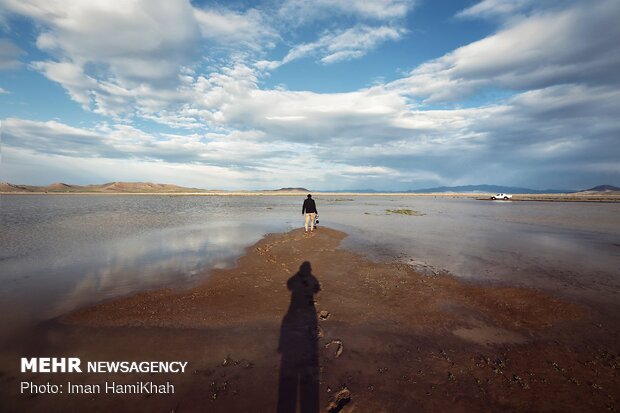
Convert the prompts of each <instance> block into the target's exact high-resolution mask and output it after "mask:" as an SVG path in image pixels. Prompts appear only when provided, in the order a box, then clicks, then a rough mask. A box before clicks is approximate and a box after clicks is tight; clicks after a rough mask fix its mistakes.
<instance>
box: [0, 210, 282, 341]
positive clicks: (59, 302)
mask: <svg viewBox="0 0 620 413" xmlns="http://www.w3.org/2000/svg"><path fill="white" fill-rule="evenodd" d="M282 227H283V225H282V224H274V223H270V222H260V223H255V222H247V221H236V222H234V221H233V222H231V221H229V222H215V223H209V224H201V225H193V226H183V227H174V228H165V229H160V230H157V231H149V232H147V233H142V234H139V235H136V236H134V237H129V238H124V239H107V240H102V241H103V242H101V243H90V244H86V245H83V246H81V247H80V248H73V249H72V250H71V251H70V252H69V251H67V252H66V253H65V254H64V255H61V256H53V255H52V256H44V257H41V258H39V259H34V260H30V259H27V258H23V259H21V260H13V262H11V263H6V264H10V266H11V279H12V282H8V283H5V284H4V285H3V286H2V287H1V289H0V292H1V295H2V297H3V299H2V303H1V304H0V311H2V312H3V314H5V315H6V317H5V325H4V329H5V330H6V329H9V330H14V329H16V328H18V327H20V326H24V325H26V324H28V323H29V322H36V321H38V320H42V319H45V318H50V317H54V316H57V315H60V314H63V313H66V312H67V311H70V310H72V309H75V308H77V307H79V306H81V305H84V304H88V303H93V302H97V301H101V300H103V299H107V298H111V297H118V296H122V295H126V294H129V293H132V292H136V291H144V290H148V289H152V288H159V287H164V286H172V287H184V286H190V285H192V284H193V283H194V282H197V281H199V280H202V279H204V277H202V276H204V274H205V272H206V270H208V269H210V268H226V267H230V266H232V265H233V264H234V262H235V260H236V259H237V258H238V257H239V256H241V255H242V254H243V252H244V250H245V248H246V247H247V246H248V245H251V244H253V243H255V242H256V241H258V240H259V239H260V238H261V237H263V236H264V235H265V234H266V233H268V232H274V231H282V230H284V229H285V228H282ZM8 266H9V265H5V267H8ZM31 279H36V283H35V284H34V285H32V286H31V287H34V288H27V287H28V285H29V284H31V282H29V280H31ZM24 287H26V288H24ZM9 332H10V331H8V332H7V331H4V333H9Z"/></svg>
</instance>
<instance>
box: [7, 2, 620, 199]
mask: <svg viewBox="0 0 620 413" xmlns="http://www.w3.org/2000/svg"><path fill="white" fill-rule="evenodd" d="M619 21H620V1H617V0H582V1H571V0H543V1H540V0H510V1H508V0H482V1H476V0H464V1H454V0H433V1H431V0H364V1H355V0H314V1H307V0H265V1H256V2H249V1H241V0H239V1H237V0H232V1H193V2H191V1H188V0H166V1H151V0H124V1H122V2H114V1H109V0H0V119H1V126H0V136H1V163H0V181H5V182H11V183H16V184H33V185H47V184H50V183H52V182H66V183H73V184H95V183H104V182H111V181H142V182H144V181H149V182H159V183H172V184H178V185H183V186H190V187H197V188H207V189H230V190H235V189H276V188H280V187H291V186H293V187H306V188H309V189H312V190H339V189H341V190H342V189H375V190H391V191H399V190H408V189H419V188H426V187H435V186H443V185H446V186H455V185H468V184H495V185H509V186H520V187H527V188H532V189H550V188H556V189H585V188H589V187H592V186H595V185H600V184H611V185H617V186H620V116H619V115H620V87H619V86H620V24H618V22H619Z"/></svg>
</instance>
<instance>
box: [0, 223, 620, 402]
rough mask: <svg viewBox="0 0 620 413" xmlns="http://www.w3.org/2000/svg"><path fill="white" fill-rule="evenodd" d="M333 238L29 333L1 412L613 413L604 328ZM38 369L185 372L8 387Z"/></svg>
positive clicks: (254, 251)
mask: <svg viewBox="0 0 620 413" xmlns="http://www.w3.org/2000/svg"><path fill="white" fill-rule="evenodd" d="M345 236H346V234H344V233H342V232H339V231H335V230H332V229H329V228H319V229H318V230H316V231H315V232H314V233H310V234H306V233H304V232H303V230H293V231H291V232H289V233H286V234H272V235H269V236H267V237H265V238H264V239H262V240H261V241H259V242H258V243H256V244H255V245H253V246H252V247H250V248H248V250H247V252H246V254H245V255H244V256H243V257H242V258H240V259H239V261H238V264H237V266H236V267H235V268H233V269H226V270H214V271H212V272H211V275H210V276H209V277H208V279H207V280H206V281H205V282H204V283H203V284H201V285H200V286H198V287H195V288H192V289H189V290H183V291H178V290H158V291H151V292H146V293H141V294H137V295H133V296H129V297H126V298H122V299H117V300H114V301H109V302H104V303H102V304H99V305H95V306H91V307H87V308H83V309H80V310H78V311H75V312H73V313H71V314H68V315H66V316H64V317H62V318H60V319H57V320H52V321H50V322H48V323H45V324H44V325H42V326H40V327H39V328H38V329H37V330H36V331H35V332H34V333H32V335H31V336H30V337H29V338H28V340H27V341H26V340H25V339H24V338H23V337H21V338H19V339H17V338H16V340H15V343H13V345H12V347H11V346H10V347H9V348H8V349H7V351H6V352H4V355H3V359H4V358H5V359H4V360H1V361H2V366H3V367H2V372H1V375H0V379H1V380H2V382H3V385H2V395H1V396H2V397H1V398H2V400H3V411H28V412H38V411H45V412H49V411H86V410H90V411H132V412H150V411H165V412H170V411H174V412H199V411H208V412H274V411H277V409H276V408H277V406H278V405H279V406H280V410H279V411H284V412H288V411H291V412H292V411H294V410H293V409H292V407H291V406H294V405H295V403H296V402H297V401H298V400H299V398H301V399H302V400H304V403H305V404H306V405H311V406H318V411H325V412H326V411H330V412H431V411H432V412H442V411H450V412H480V411H523V412H526V411H528V412H529V411H562V412H593V411H614V409H615V411H617V410H618V409H620V403H619V398H620V379H619V377H618V374H619V373H620V358H619V356H618V343H619V342H620V341H619V340H618V339H619V338H620V337H619V330H620V329H619V327H618V325H619V324H618V321H619V320H618V317H617V315H618V314H617V312H616V313H614V312H611V313H609V312H606V313H605V314H606V315H602V313H600V312H598V311H597V310H596V307H595V306H588V305H587V303H586V304H584V303H579V304H577V303H573V302H570V301H568V299H566V298H562V297H553V296H550V295H549V294H548V293H543V292H540V291H535V290H532V289H523V288H516V287H512V286H509V285H497V284H480V283H472V282H464V281H462V280H459V279H456V278H454V277H451V276H449V275H439V276H427V275H421V274H418V273H416V272H415V271H414V270H413V269H412V268H411V267H410V266H408V265H405V264H402V263H378V262H372V261H370V260H368V259H366V258H365V257H364V256H362V255H359V254H355V253H353V252H350V251H348V250H344V249H341V248H339V244H340V242H341V241H342V240H343V239H344V238H345ZM304 263H305V264H304ZM610 314H611V315H610ZM24 343H27V344H24ZM45 355H48V356H71V357H79V358H81V359H82V360H84V361H86V360H119V361H120V360H127V361H132V360H136V361H140V360H185V361H188V362H189V365H188V371H187V372H186V373H184V374H177V375H165V374H164V375H162V374H159V375H146V374H107V375H103V376H102V375H101V374H86V373H85V374H61V373H57V374H41V373H38V374H37V373H19V372H17V368H18V366H17V364H18V363H17V360H19V358H18V357H35V356H38V357H41V356H45ZM23 380H30V381H33V382H37V383H39V382H41V383H45V382H46V381H54V382H60V383H63V382H66V381H68V380H70V381H72V382H73V383H76V384H89V383H95V382H102V381H114V380H115V381H117V382H128V383H129V382H136V381H139V380H142V381H144V380H151V381H154V382H157V383H159V382H166V381H169V382H171V383H172V384H173V385H174V386H175V392H174V394H166V395H163V394H156V395H153V394H147V395H145V394H141V395H123V396H122V397H120V396H118V395H116V396H110V395H105V394H98V395H92V394H78V395H76V394H72V395H68V394H58V395H53V396H52V395H47V394H38V395H23V394H19V382H20V381H23ZM4 401H6V402H4ZM4 409H6V410H4Z"/></svg>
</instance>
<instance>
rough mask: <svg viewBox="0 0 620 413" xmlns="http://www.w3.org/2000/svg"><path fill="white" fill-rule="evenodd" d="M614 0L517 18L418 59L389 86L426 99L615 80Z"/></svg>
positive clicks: (618, 15)
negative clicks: (438, 54) (437, 54)
mask: <svg viewBox="0 0 620 413" xmlns="http://www.w3.org/2000/svg"><path fill="white" fill-rule="evenodd" d="M619 20H620V3H618V2H617V1H613V0H612V1H600V2H597V3H596V4H589V5H587V6H584V5H578V6H575V7H573V8H571V9H568V10H564V11H561V12H554V13H551V12H545V13H541V14H536V15H534V16H532V17H530V18H528V19H524V20H519V21H518V22H517V23H514V24H511V25H509V26H508V27H507V28H505V29H502V30H500V31H499V32H498V33H496V34H494V35H491V36H489V37H486V38H484V39H482V40H479V41H476V42H474V43H471V44H469V45H466V46H463V47H460V48H458V49H456V50H455V51H453V52H450V53H448V54H446V55H444V56H443V57H441V58H439V59H436V60H432V61H430V62H428V63H424V64H422V65H420V66H419V67H417V68H416V69H414V70H413V71H412V72H411V74H410V76H408V77H407V78H405V79H401V80H398V81H396V82H394V83H392V85H391V86H392V87H394V88H397V89H400V90H402V91H403V92H404V93H408V94H411V95H413V96H414V97H422V98H426V99H427V100H428V101H429V102H434V101H442V100H454V99H457V98H461V97H463V96H466V95H468V94H471V93H473V92H474V91H476V90H478V89H480V88H482V87H485V86H494V87H501V88H510V89H515V90H526V89H530V88H540V87H546V86H550V85H554V84H563V83H579V82H585V83H588V84H596V83H614V84H617V83H618V82H619V81H620V72H618V71H617V70H616V68H617V67H620V43H619V42H617V41H616V39H618V38H620V25H618V24H616V23H615V22H617V21H619Z"/></svg>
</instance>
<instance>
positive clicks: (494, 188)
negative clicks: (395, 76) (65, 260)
mask: <svg viewBox="0 0 620 413" xmlns="http://www.w3.org/2000/svg"><path fill="white" fill-rule="evenodd" d="M0 192H4V193H9V192H12V193H23V192H37V193H164V194H168V193H188V192H189V193H212V192H231V191H218V190H207V189H200V188H187V187H183V186H178V185H171V184H158V183H151V182H108V183H105V184H100V185H71V184H66V183H62V182H60V183H54V184H51V185H47V186H35V185H15V184H10V183H5V182H2V183H0ZM238 192H265V193H283V192H305V193H307V192H312V191H310V190H308V189H306V188H302V187H296V188H293V187H287V188H280V189H270V190H262V191H238ZM315 192H353V193H368V194H371V193H403V192H404V193H412V194H424V193H509V194H560V193H570V194H574V193H582V194H601V193H608V194H610V193H620V188H618V187H616V186H612V185H599V186H595V187H593V188H589V189H584V190H581V191H574V190H561V189H544V190H537V189H530V188H520V187H512V186H501V185H487V184H483V185H461V186H440V187H435V188H423V189H412V190H408V191H380V190H375V189H351V190H330V191H315Z"/></svg>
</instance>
